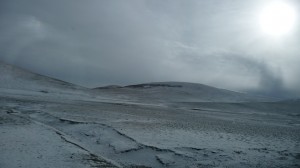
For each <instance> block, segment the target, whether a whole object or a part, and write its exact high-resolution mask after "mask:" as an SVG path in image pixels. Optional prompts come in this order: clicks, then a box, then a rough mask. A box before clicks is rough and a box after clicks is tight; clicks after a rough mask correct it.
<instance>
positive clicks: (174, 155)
mask: <svg viewBox="0 0 300 168" xmlns="http://www.w3.org/2000/svg"><path fill="white" fill-rule="evenodd" d="M43 91H46V92H43ZM299 116H300V104H299V101H294V100H286V101H275V100H274V99H271V98H265V97H260V96H253V95H247V94H244V93H237V92H233V91H228V90H224V89H217V88H213V87H209V86H206V85H201V84H189V83H179V82H164V83H150V84H141V85H134V86H126V87H116V86H113V87H112V86H110V87H107V88H105V89H103V88H102V89H99V88H98V89H87V88H83V87H79V86H75V85H73V84H69V83H66V82H63V81H58V80H55V79H52V78H49V77H45V76H42V75H37V74H34V73H31V72H28V71H26V70H22V69H20V68H16V67H13V66H10V65H7V64H4V63H0V133H1V134H0V150H1V154H0V167H5V168H6V167H7V168H14V167H72V168H73V167H175V168H176V167H178V168H179V167H295V168H296V167H299V166H300V134H299V132H300V118H299Z"/></svg>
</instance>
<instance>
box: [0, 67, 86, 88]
mask: <svg viewBox="0 0 300 168" xmlns="http://www.w3.org/2000/svg"><path fill="white" fill-rule="evenodd" d="M0 88H1V89H13V90H27V91H40V92H45V93H46V92H51V91H56V92H72V91H74V90H78V89H84V88H83V87H80V86H76V85H74V84H71V83H68V82H64V81H61V80H58V79H54V78H51V77H47V76H43V75H39V74H36V73H33V72H30V71H27V70H25V69H22V68H19V67H16V66H13V65H9V64H6V63H4V62H1V61H0Z"/></svg>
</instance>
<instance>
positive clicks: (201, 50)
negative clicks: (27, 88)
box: [0, 0, 300, 94]
mask: <svg viewBox="0 0 300 168" xmlns="http://www.w3.org/2000/svg"><path fill="white" fill-rule="evenodd" d="M0 3H1V4H0V6H1V7H0V9H1V10H0V14H1V15H0V22H1V26H0V37H1V38H0V60H3V61H6V62H9V63H12V64H16V65H18V66H22V67H24V68H27V69H30V70H32V71H35V72H38V73H42V74H45V75H48V76H52V77H56V78H59V79H62V80H66V81H69V82H73V83H76V84H80V85H84V86H88V87H96V86H99V85H106V84H121V85H126V84H132V83H142V82H153V81H171V80H172V81H186V82H199V83H205V84H209V85H213V86H217V87H221V88H227V89H232V90H242V91H249V90H250V91H252V92H254V91H255V92H260V93H262V92H265V93H268V94H275V92H278V93H280V94H283V92H284V93H287V92H289V93H290V92H292V91H295V90H298V86H299V84H300V80H299V78H297V77H296V76H299V75H300V74H299V72H300V70H299V68H298V67H299V66H298V64H297V62H299V54H298V53H300V49H299V47H298V46H299V44H300V40H299V39H298V38H296V37H298V36H297V33H298V34H299V32H296V35H295V36H293V37H287V38H286V39H282V40H281V41H275V40H270V39H267V38H264V36H261V35H260V34H259V33H258V31H257V28H256V26H257V25H256V24H255V17H253V16H254V15H255V12H256V7H257V6H259V4H260V1H259V0H254V1H251V2H249V1H226V2H225V1H224V2H223V1H222V2H220V1H204V0H203V1H199V0H191V1H180V0H169V1H159V0H154V1H153V0H130V1H126V2H123V1H115V0H109V1H98V0H88V1H84V2H83V1H81V0H74V1H72V2H70V1H55V0H53V1H48V0H28V1H21V2H19V1H18V2H17V1H16V0H4V1H1V2H0ZM299 25H300V24H299ZM297 30H298V29H297ZM286 90H288V91H286Z"/></svg>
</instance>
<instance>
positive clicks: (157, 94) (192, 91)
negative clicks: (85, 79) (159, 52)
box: [95, 82, 275, 103]
mask: <svg viewBox="0 0 300 168" xmlns="http://www.w3.org/2000/svg"><path fill="white" fill-rule="evenodd" d="M95 90H97V91H99V92H101V93H103V94H114V95H116V96H117V95H123V97H124V98H126V99H132V100H136V101H145V102H149V103H151V102H259V101H274V100H275V99H273V98H269V97H263V96H257V95H250V94H246V93H240V92H235V91H230V90H226V89H219V88H215V87H211V86H207V85H203V84H196V83H185V82H155V83H145V84H136V85H129V86H124V87H98V88H95Z"/></svg>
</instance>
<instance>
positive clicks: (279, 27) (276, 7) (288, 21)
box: [259, 2, 296, 37]
mask: <svg viewBox="0 0 300 168" xmlns="http://www.w3.org/2000/svg"><path fill="white" fill-rule="evenodd" d="M259 19H260V20H259V22H260V26H261V29H262V31H263V32H264V33H266V34H268V35H271V36H274V37H277V36H282V35H285V34H288V33H290V32H291V31H292V29H293V28H294V27H295V23H296V10H295V9H294V8H293V7H292V6H290V5H289V4H286V3H284V2H274V3H272V4H269V5H267V6H266V7H265V8H264V9H263V10H262V12H261V13H260V16H259Z"/></svg>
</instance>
